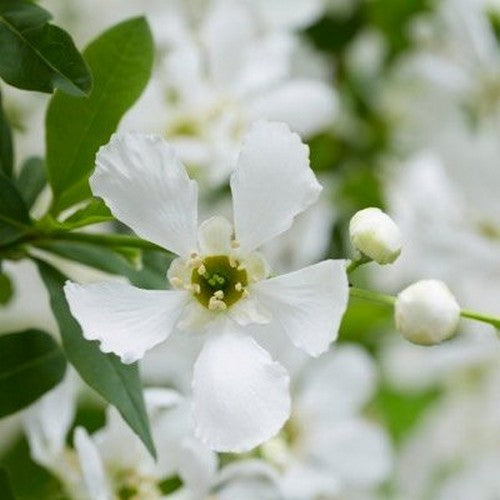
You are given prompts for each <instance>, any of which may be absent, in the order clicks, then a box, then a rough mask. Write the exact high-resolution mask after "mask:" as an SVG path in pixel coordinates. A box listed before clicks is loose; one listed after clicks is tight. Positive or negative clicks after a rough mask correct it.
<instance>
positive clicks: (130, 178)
mask: <svg viewBox="0 0 500 500" xmlns="http://www.w3.org/2000/svg"><path fill="white" fill-rule="evenodd" d="M89 182H90V186H91V188H92V192H93V193H94V194H95V195H96V196H100V197H101V198H102V199H103V200H104V201H105V203H106V205H107V206H108V207H109V209H110V210H111V212H113V215H114V216H115V217H116V218H117V219H119V220H120V221H122V222H123V223H125V224H127V225H128V226H130V227H131V228H132V229H133V230H134V231H135V232H136V233H137V234H138V235H139V236H140V237H141V238H144V239H146V240H149V241H152V242H154V243H156V244H157V245H160V246H162V247H164V248H166V249H167V250H170V251H172V252H174V253H176V254H177V255H182V256H187V255H189V254H190V253H191V252H192V251H196V249H197V244H196V230H197V220H198V187H197V184H196V182H195V181H192V180H190V179H189V177H188V175H187V173H186V169H185V168H184V166H183V165H182V164H181V163H180V162H179V160H178V159H177V157H176V156H175V153H174V150H173V148H171V147H170V146H169V145H168V144H167V143H166V142H165V141H164V140H163V139H162V138H161V137H160V136H156V135H144V134H137V133H127V134H120V135H116V134H115V135H113V136H112V137H111V140H110V141H109V143H108V144H106V145H105V146H103V147H101V148H100V149H99V152H98V153H97V157H96V169H95V171H94V173H93V174H92V176H91V177H90V181H89Z"/></svg>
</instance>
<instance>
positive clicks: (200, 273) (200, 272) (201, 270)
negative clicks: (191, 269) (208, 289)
mask: <svg viewBox="0 0 500 500" xmlns="http://www.w3.org/2000/svg"><path fill="white" fill-rule="evenodd" d="M206 272H207V268H206V267H205V264H200V267H198V274H199V275H200V276H203V275H204V274H205V273H206Z"/></svg>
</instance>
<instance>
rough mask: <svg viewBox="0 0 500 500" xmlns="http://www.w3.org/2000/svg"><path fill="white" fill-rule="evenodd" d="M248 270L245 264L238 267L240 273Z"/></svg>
mask: <svg viewBox="0 0 500 500" xmlns="http://www.w3.org/2000/svg"><path fill="white" fill-rule="evenodd" d="M245 269H246V267H245V264H240V265H239V266H238V271H244V270H245Z"/></svg>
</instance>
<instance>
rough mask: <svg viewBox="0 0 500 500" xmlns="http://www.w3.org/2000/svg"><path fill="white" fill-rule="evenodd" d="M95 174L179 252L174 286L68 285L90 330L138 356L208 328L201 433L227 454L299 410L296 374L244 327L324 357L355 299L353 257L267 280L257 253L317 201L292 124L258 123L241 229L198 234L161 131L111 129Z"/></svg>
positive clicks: (191, 203)
mask: <svg viewBox="0 0 500 500" xmlns="http://www.w3.org/2000/svg"><path fill="white" fill-rule="evenodd" d="M90 183H91V187H92V190H93V192H94V194H95V195H97V196H100V197H102V198H103V199H104V200H105V202H106V204H107V205H108V206H109V208H110V209H111V211H112V212H113V214H114V215H115V216H116V217H117V218H118V219H120V220H121V221H122V222H124V223H126V224H128V225H129V226H130V227H131V228H132V229H134V230H135V232H136V233H137V234H138V235H139V236H141V237H143V238H145V239H148V240H150V241H152V242H154V243H156V244H158V245H160V246H163V247H164V248H166V249H168V250H170V251H172V252H174V253H176V254H178V255H179V256H180V257H179V258H177V259H175V260H174V261H173V262H172V265H171V266H170V269H169V270H168V278H169V281H170V283H171V284H172V285H173V287H174V288H175V290H167V291H164V290H161V291H153V290H142V289H139V288H135V287H133V286H129V285H123V284H117V283H96V284H91V285H77V284H74V283H69V282H68V283H67V284H66V286H65V293H66V298H67V300H68V303H69V306H70V309H71V312H72V314H73V315H74V316H75V317H76V318H77V320H78V321H79V323H80V324H81V326H82V329H83V332H84V336H85V338H87V339H88V340H99V341H100V343H101V349H102V350H103V351H104V352H114V353H115V354H117V355H119V356H120V357H121V359H122V361H124V362H127V363H131V362H133V361H136V360H138V359H140V358H141V357H142V356H143V355H144V353H145V351H147V350H148V349H151V348H152V347H153V346H155V345H157V344H159V343H160V342H163V341H165V340H166V339H167V338H168V337H169V336H170V335H171V334H172V333H174V332H175V335H188V332H190V331H194V332H200V333H203V334H204V336H205V342H204V344H203V347H202V349H201V352H200V354H199V356H198V359H197V361H196V363H195V365H194V373H193V393H194V404H193V411H194V419H195V422H196V433H197V436H198V437H200V438H201V440H202V441H203V442H205V443H207V444H209V445H210V446H211V447H212V448H213V449H216V450H218V451H229V450H231V451H243V450H248V449H250V448H253V447H254V446H256V445H258V444H259V443H261V442H262V441H264V440H266V439H269V438H270V437H271V436H273V435H274V434H276V433H277V432H278V430H279V429H280V427H281V426H282V425H283V423H284V422H285V420H286V419H287V418H288V415H289V411H290V397H289V394H288V383H289V381H288V378H289V377H288V374H287V372H286V370H285V369H284V368H283V367H282V366H281V365H280V364H278V363H276V362H274V361H273V360H272V358H271V356H270V355H269V354H268V353H267V352H266V351H265V350H264V349H262V348H261V347H260V346H259V345H258V344H257V343H256V342H255V341H254V340H253V339H252V337H251V336H249V335H248V330H246V329H245V327H246V326H247V325H249V324H252V323H258V324H269V326H270V330H271V331H274V332H275V334H281V333H284V334H286V335H287V336H288V337H289V338H290V340H291V341H292V343H293V344H294V345H296V346H297V347H300V348H301V349H303V350H305V351H306V352H307V353H309V354H310V355H312V356H317V355H319V354H321V353H322V352H324V351H326V350H327V349H328V346H329V344H330V343H331V342H332V341H333V340H334V339H335V338H336V335H337V331H338V326H339V323H340V320H341V317H342V314H343V312H344V310H345V308H346V304H347V296H348V286H347V278H346V273H345V262H344V261H331V260H329V261H324V262H321V263H319V264H315V265H312V266H309V267H306V268H304V269H302V270H299V271H296V272H293V273H290V274H286V275H283V276H279V277H273V278H270V279H266V278H268V277H269V269H268V266H267V264H266V262H265V260H264V258H263V257H262V256H261V255H260V254H259V253H257V252H256V251H255V250H256V248H257V247H259V246H260V245H262V244H263V243H265V242H266V241H269V240H270V239H272V238H274V237H275V236H277V235H278V234H280V233H282V232H284V231H286V230H287V229H288V228H289V227H290V226H291V224H292V222H293V218H294V217H295V216H296V215H297V214H299V213H300V212H302V211H304V210H305V209H306V208H307V207H308V206H309V205H311V204H312V203H313V202H314V201H316V199H317V197H318V195H319V192H320V190H321V186H320V185H319V184H318V182H317V180H316V178H315V177H314V174H313V172H312V171H311V169H310V168H309V162H308V149H307V147H306V146H304V145H303V144H302V143H301V141H300V139H299V137H298V136H297V135H296V134H292V133H291V132H290V130H289V129H288V128H287V127H286V126H285V125H284V124H279V123H266V122H259V123H257V124H255V125H254V126H253V127H252V128H251V130H250V131H249V133H248V135H247V137H246V140H245V142H244V145H243V147H242V150H241V153H240V156H239V159H238V163H237V166H236V170H235V172H234V173H233V175H232V177H231V190H232V194H233V213H234V222H235V224H234V231H233V227H232V225H231V224H230V223H229V222H228V221H227V220H226V219H224V218H222V217H214V218H212V219H210V220H208V221H205V222H204V223H202V224H201V225H200V227H199V229H198V231H197V217H198V215H197V185H196V182H194V181H192V180H190V179H189V178H188V176H187V174H186V171H185V169H184V167H183V166H182V164H181V163H180V162H179V161H178V160H177V159H176V157H175V154H174V153H173V150H172V149H171V148H170V147H169V145H168V144H167V143H165V142H164V141H163V140H162V139H161V138H160V137H156V136H143V135H137V134H126V135H123V136H113V138H112V139H111V142H110V143H109V144H108V145H107V146H104V147H103V148H101V150H100V151H99V153H98V155H97V167H96V170H95V172H94V174H93V175H92V177H91V180H90ZM233 232H234V234H233Z"/></svg>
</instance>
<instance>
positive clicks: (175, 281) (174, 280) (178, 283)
mask: <svg viewBox="0 0 500 500" xmlns="http://www.w3.org/2000/svg"><path fill="white" fill-rule="evenodd" d="M170 284H171V285H172V286H173V287H174V288H183V286H184V282H183V281H182V280H181V279H180V278H178V277H177V276H174V277H172V278H170Z"/></svg>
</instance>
